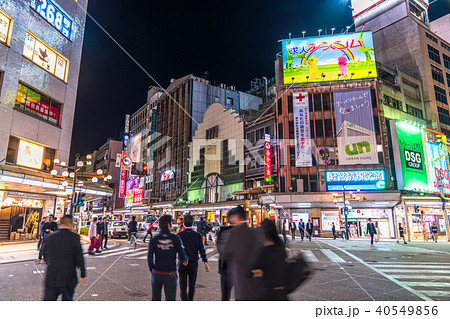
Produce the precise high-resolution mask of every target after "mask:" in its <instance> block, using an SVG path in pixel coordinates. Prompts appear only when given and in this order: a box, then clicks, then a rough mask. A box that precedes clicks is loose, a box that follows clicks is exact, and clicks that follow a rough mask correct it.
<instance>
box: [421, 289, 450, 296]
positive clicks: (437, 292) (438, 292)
mask: <svg viewBox="0 0 450 319" xmlns="http://www.w3.org/2000/svg"><path fill="white" fill-rule="evenodd" d="M420 292H421V293H423V294H425V295H427V296H430V297H448V296H450V291H443V290H420Z"/></svg>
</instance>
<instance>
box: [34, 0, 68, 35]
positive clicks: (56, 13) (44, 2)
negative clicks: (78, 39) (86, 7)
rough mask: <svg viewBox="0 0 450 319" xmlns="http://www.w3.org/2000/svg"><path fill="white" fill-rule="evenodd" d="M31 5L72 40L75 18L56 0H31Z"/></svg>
mask: <svg viewBox="0 0 450 319" xmlns="http://www.w3.org/2000/svg"><path fill="white" fill-rule="evenodd" d="M30 6H31V8H32V9H33V10H34V11H36V12H37V13H39V15H40V16H41V17H43V18H44V19H45V20H46V21H47V22H48V23H50V24H51V25H52V26H53V27H54V28H55V29H56V30H58V31H59V32H61V33H62V34H63V35H64V36H65V37H66V38H68V39H69V40H72V33H73V19H72V17H70V16H69V15H68V14H67V13H66V12H65V11H64V10H63V9H62V8H61V7H60V6H59V5H58V4H57V3H56V2H55V1H54V0H30Z"/></svg>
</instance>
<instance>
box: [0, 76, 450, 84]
mask: <svg viewBox="0 0 450 319" xmlns="http://www.w3.org/2000/svg"><path fill="white" fill-rule="evenodd" d="M445 75H446V76H447V86H448V87H450V74H448V73H446V74H445ZM0 83H1V82H0Z"/></svg>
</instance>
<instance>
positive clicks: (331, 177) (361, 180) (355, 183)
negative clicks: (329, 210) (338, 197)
mask: <svg viewBox="0 0 450 319" xmlns="http://www.w3.org/2000/svg"><path fill="white" fill-rule="evenodd" d="M325 180H326V182H327V191H341V190H342V189H343V188H344V187H345V190H347V191H356V190H361V191H375V190H382V189H385V188H386V173H385V172H384V170H367V171H334V172H326V173H325Z"/></svg>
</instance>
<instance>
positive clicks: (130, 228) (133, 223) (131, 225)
mask: <svg viewBox="0 0 450 319" xmlns="http://www.w3.org/2000/svg"><path fill="white" fill-rule="evenodd" d="M137 231H138V229H137V221H136V216H132V217H131V221H130V222H129V223H128V241H130V240H131V234H133V233H134V235H135V236H136V234H137Z"/></svg>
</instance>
